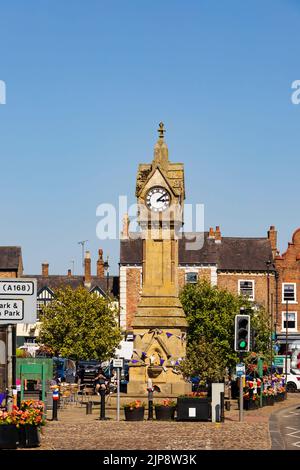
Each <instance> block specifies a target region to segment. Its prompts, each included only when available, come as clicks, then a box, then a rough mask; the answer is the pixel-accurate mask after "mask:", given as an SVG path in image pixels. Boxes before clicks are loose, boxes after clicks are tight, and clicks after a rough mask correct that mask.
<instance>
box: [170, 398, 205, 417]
mask: <svg viewBox="0 0 300 470" xmlns="http://www.w3.org/2000/svg"><path fill="white" fill-rule="evenodd" d="M210 419H211V402H210V400H209V399H208V398H188V397H186V398H185V397H179V398H177V421H210Z"/></svg>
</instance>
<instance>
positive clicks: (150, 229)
mask: <svg viewBox="0 0 300 470" xmlns="http://www.w3.org/2000/svg"><path fill="white" fill-rule="evenodd" d="M158 132H159V138H158V141H157V143H156V144H155V147H154V158H153V161H152V163H150V164H140V165H139V169H138V175H137V183H136V197H137V202H138V205H139V214H138V216H139V219H138V220H139V225H140V228H141V236H142V239H143V282H142V295H141V299H140V302H139V304H138V308H137V312H136V314H135V317H134V320H133V333H134V353H133V357H132V360H131V363H130V369H129V384H128V393H129V394H137V395H141V394H145V393H146V390H147V384H148V383H149V379H151V381H152V383H153V384H157V385H158V387H159V388H160V389H161V392H162V393H163V394H164V395H165V394H167V395H178V394H181V393H184V392H187V391H189V390H190V384H188V383H186V382H185V381H184V379H183V377H182V375H181V373H180V372H179V370H178V365H179V364H180V361H181V360H182V359H183V358H184V356H185V350H186V330H187V321H186V318H185V314H184V311H183V308H182V305H181V303H180V300H179V298H178V281H177V271H178V269H177V268H178V239H177V236H176V234H177V232H178V230H180V228H181V227H182V224H183V201H184V198H185V194H184V170H183V164H182V163H171V162H169V159H168V147H167V145H166V143H165V141H164V132H165V130H164V125H163V123H160V124H159V130H158Z"/></svg>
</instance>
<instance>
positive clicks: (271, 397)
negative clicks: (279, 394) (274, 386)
mask: <svg viewBox="0 0 300 470" xmlns="http://www.w3.org/2000/svg"><path fill="white" fill-rule="evenodd" d="M267 405H268V406H273V405H274V395H268V396H267Z"/></svg>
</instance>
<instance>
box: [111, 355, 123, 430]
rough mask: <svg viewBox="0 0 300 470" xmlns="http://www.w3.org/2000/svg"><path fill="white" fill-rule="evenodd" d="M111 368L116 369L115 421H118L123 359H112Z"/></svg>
mask: <svg viewBox="0 0 300 470" xmlns="http://www.w3.org/2000/svg"><path fill="white" fill-rule="evenodd" d="M113 368H114V369H117V421H120V370H121V369H122V368H123V359H122V358H117V359H113Z"/></svg>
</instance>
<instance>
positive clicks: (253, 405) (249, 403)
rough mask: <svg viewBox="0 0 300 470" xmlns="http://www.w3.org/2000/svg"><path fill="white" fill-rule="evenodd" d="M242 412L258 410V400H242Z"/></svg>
mask: <svg viewBox="0 0 300 470" xmlns="http://www.w3.org/2000/svg"><path fill="white" fill-rule="evenodd" d="M243 406H244V410H257V408H259V400H244V404H243Z"/></svg>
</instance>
